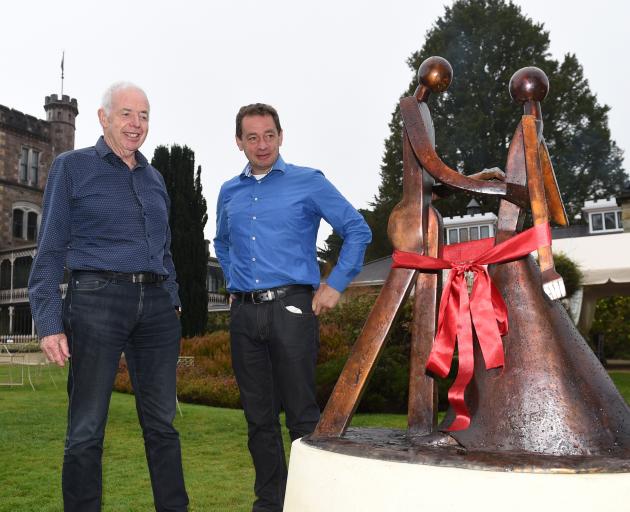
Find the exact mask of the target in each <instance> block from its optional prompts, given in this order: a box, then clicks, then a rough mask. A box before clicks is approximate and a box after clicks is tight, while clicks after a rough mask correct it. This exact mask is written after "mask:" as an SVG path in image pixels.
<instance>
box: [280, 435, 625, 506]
mask: <svg viewBox="0 0 630 512" xmlns="http://www.w3.org/2000/svg"><path fill="white" fill-rule="evenodd" d="M625 510H630V473H597V472H589V473H574V472H568V471H561V470H560V471H558V470H555V471H554V472H543V471H539V470H532V471H531V472H528V471H522V470H521V471H519V472H512V471H486V470H479V469H464V468H457V467H445V466H433V465H426V464H414V463H407V462H393V461H388V460H379V459H374V458H363V457H357V456H352V455H345V454H342V453H336V452H332V451H327V450H323V449H320V448H314V447H312V446H310V445H308V444H306V443H305V442H303V441H302V440H299V439H298V440H297V441H295V442H294V443H293V446H292V449H291V461H290V465H289V480H288V484H287V493H286V500H285V505H284V511H285V512H353V511H356V512H390V511H391V512H407V511H409V512H411V511H413V512H420V511H431V512H434V511H435V512H462V511H466V512H506V511H509V512H526V511H527V512H532V511H535V512H607V511H611V512H621V511H625Z"/></svg>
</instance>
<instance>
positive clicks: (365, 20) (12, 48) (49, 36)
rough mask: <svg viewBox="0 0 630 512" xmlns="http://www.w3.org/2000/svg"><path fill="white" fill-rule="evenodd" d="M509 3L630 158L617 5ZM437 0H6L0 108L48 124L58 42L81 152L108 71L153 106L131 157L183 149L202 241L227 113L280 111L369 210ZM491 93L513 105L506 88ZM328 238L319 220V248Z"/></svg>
mask: <svg viewBox="0 0 630 512" xmlns="http://www.w3.org/2000/svg"><path fill="white" fill-rule="evenodd" d="M516 3H517V4H518V5H520V6H521V7H522V11H523V13H524V14H525V15H526V16H528V17H530V18H532V19H533V20H534V21H535V22H543V23H544V24H545V28H546V29H547V30H549V31H550V39H551V47H550V49H551V53H552V55H553V57H554V58H556V59H558V60H561V59H562V56H563V55H564V54H565V53H567V52H573V53H575V54H576V55H577V58H578V60H579V62H580V63H581V64H582V66H583V67H584V73H585V76H586V78H587V79H588V80H589V83H590V87H591V91H593V92H594V93H595V94H596V95H597V98H598V101H599V102H600V103H602V104H606V105H608V106H609V107H611V111H610V114H609V126H610V128H611V132H612V138H613V139H614V140H615V141H616V142H617V144H618V145H619V147H620V148H621V149H622V150H624V151H625V152H626V154H629V153H628V152H629V151H630V127H629V126H628V119H629V118H630V100H629V99H628V92H627V89H628V83H630V71H629V68H630V66H629V64H628V58H627V56H626V52H627V51H628V48H629V47H630V36H629V35H628V32H629V29H628V22H629V21H630V7H627V6H628V5H629V4H628V2H627V0H599V1H597V2H592V1H587V0H571V1H569V0H556V1H549V0H518V1H516ZM444 5H450V2H446V1H441V0H416V1H410V0H409V1H408V0H388V1H381V2H370V1H369V0H362V1H360V0H334V1H333V0H319V1H317V2H314V1H308V2H307V1H302V0H277V1H274V0H269V1H267V2H260V1H256V0H240V1H238V2H229V1H224V2H218V1H216V2H210V1H209V2H198V1H188V0H180V1H177V2H172V1H164V0H150V1H149V0H136V1H134V2H130V1H128V0H110V1H108V2H105V3H103V2H98V3H97V2H90V1H85V0H83V1H78V0H77V1H73V0H59V1H55V2H50V1H48V0H41V1H33V0H21V1H18V2H16V1H11V2H3V3H2V6H1V7H0V16H1V19H2V21H3V23H2V30H1V31H0V55H1V57H2V63H3V66H2V67H3V77H2V80H0V104H3V105H6V106H8V107H11V108H15V109H17V110H20V111H22V112H25V113H28V114H31V115H34V116H36V117H39V118H44V117H45V114H44V110H43V102H44V96H46V95H48V94H51V93H57V94H59V92H60V89H61V84H60V61H61V53H62V51H63V50H65V55H66V57H65V77H66V79H65V82H64V93H65V94H69V95H70V96H71V97H73V98H77V100H78V103H79V112H80V114H79V116H78V118H77V132H76V147H77V148H78V147H84V146H91V145H93V144H94V143H95V141H96V139H97V137H98V136H99V135H100V126H99V124H98V120H97V117H96V110H97V109H98V107H99V104H100V98H101V95H102V93H103V90H104V89H105V88H106V87H107V86H108V85H109V84H110V83H112V82H114V81H118V80H130V81H133V82H136V83H137V84H139V85H141V86H142V87H143V88H144V89H145V90H146V92H147V94H148V96H149V100H150V102H151V124H150V132H149V136H148V138H147V141H146V142H145V145H144V146H143V148H142V151H143V152H144V153H145V155H146V156H147V157H148V158H149V159H150V158H151V156H152V155H153V150H154V148H155V147H156V146H157V145H159V144H172V143H178V144H187V145H188V146H189V147H191V148H192V149H193V150H194V151H195V154H196V163H197V164H200V165H201V166H202V169H203V173H202V176H203V188H204V194H205V197H206V199H207V201H208V213H209V220H208V224H207V227H206V237H207V238H210V239H211V238H213V236H214V230H215V229H214V228H215V215H214V212H215V207H216V198H217V194H218V190H219V187H220V185H221V183H223V182H224V181H225V180H227V179H229V178H230V177H232V176H234V175H235V174H237V173H238V172H240V171H241V169H242V167H243V166H244V164H245V160H244V157H243V154H242V153H240V152H239V151H238V149H237V148H236V145H235V143H234V116H235V114H236V111H237V110H238V108H239V107H240V106H241V105H244V104H248V103H253V102H257V101H260V102H265V103H270V104H272V105H274V106H275V107H276V108H277V109H278V111H279V113H280V118H281V121H282V126H283V129H284V145H283V147H282V149H281V152H282V155H283V157H284V158H285V160H287V161H289V162H292V163H296V164H301V165H308V166H310V167H316V168H319V169H322V170H323V171H324V172H325V174H326V176H327V177H328V178H329V179H330V180H331V181H332V182H333V183H334V184H335V185H336V186H337V188H338V189H339V190H341V192H342V193H343V194H344V195H346V197H347V198H348V199H349V200H350V201H351V202H352V203H353V204H354V205H355V206H356V207H357V208H360V207H366V206H368V203H369V202H370V201H371V200H372V199H373V197H374V195H375V194H376V193H377V189H378V185H379V166H380V163H381V157H382V155H383V141H384V139H385V138H386V137H387V136H388V135H389V130H388V122H389V120H390V115H391V112H392V111H393V109H394V107H395V105H396V102H397V101H398V97H399V96H400V94H401V93H402V92H403V91H404V90H405V88H406V87H407V85H408V84H409V81H410V80H411V78H412V76H413V74H412V71H411V70H410V69H409V68H408V67H407V64H406V60H407V58H408V57H409V56H410V55H411V53H412V52H414V51H416V50H419V49H420V48H421V47H422V45H423V43H424V37H425V34H426V32H427V30H429V28H431V27H432V26H433V24H434V23H435V21H436V19H437V18H438V17H439V16H442V15H443V14H444ZM514 71H516V70H514ZM454 80H457V70H456V69H455V77H454ZM497 101H501V102H509V101H510V98H509V95H508V92H507V84H506V92H505V97H501V98H497ZM543 112H544V103H543ZM516 122H517V119H516V118H515V123H516ZM436 129H438V130H439V127H436ZM552 158H553V155H552ZM629 163H630V157H627V158H626V168H628V167H629ZM492 165H499V166H500V167H502V166H503V162H488V166H489V167H490V166H492ZM329 233H330V228H328V227H327V226H326V225H323V226H322V229H321V230H320V238H319V240H320V243H321V241H323V240H324V239H325V237H326V236H327V235H328V234H329Z"/></svg>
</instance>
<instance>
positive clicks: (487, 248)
mask: <svg viewBox="0 0 630 512" xmlns="http://www.w3.org/2000/svg"><path fill="white" fill-rule="evenodd" d="M494 242H495V240H494V239H493V238H486V239H483V240H475V241H473V242H464V243H460V244H453V245H447V246H445V247H444V251H443V252H444V254H443V257H442V258H432V257H430V256H423V255H421V254H417V253H411V252H404V251H397V250H395V251H394V254H393V261H394V262H393V265H392V267H394V268H397V267H402V268H414V269H419V270H440V269H451V271H450V272H449V274H448V278H447V279H446V282H445V283H444V286H443V290H442V296H441V298H440V307H439V311H438V321H437V329H436V334H435V339H434V341H433V347H432V349H431V353H430V355H429V358H428V360H427V363H426V368H427V370H429V371H430V372H432V373H434V374H435V375H437V376H439V377H446V376H448V374H449V372H450V368H451V364H452V361H453V354H454V352H455V346H456V345H457V351H458V356H459V367H458V371H457V377H456V378H455V381H454V382H453V385H452V386H451V388H450V389H449V391H448V401H449V404H450V406H451V407H452V409H453V411H454V412H455V419H454V420H453V422H452V423H451V424H450V425H449V427H448V428H447V430H449V431H454V430H464V429H466V428H468V426H469V425H470V412H469V411H468V407H467V406H466V403H465V401H464V394H465V391H466V388H467V387H468V384H469V383H470V381H471V379H472V377H473V372H474V366H475V365H474V352H473V332H474V333H475V334H476V335H477V340H478V342H479V347H480V348H481V353H482V355H483V360H484V363H485V368H486V370H490V369H492V368H500V367H502V366H503V365H504V356H503V342H502V340H501V336H504V335H505V334H507V332H508V318H507V308H506V306H505V302H504V301H503V297H502V296H501V294H500V293H499V290H498V289H497V288H496V286H495V285H494V283H493V282H492V280H491V279H490V275H489V274H488V269H487V265H488V264H490V263H506V262H508V261H513V260H516V259H519V258H522V257H523V256H526V255H528V254H529V253H531V252H532V251H534V250H536V249H537V248H539V247H545V246H550V245H551V230H550V227H549V224H548V223H545V224H539V225H537V226H534V227H533V228H530V229H528V230H526V231H523V232H522V233H520V234H518V235H516V236H514V237H512V238H510V239H508V240H506V241H505V242H502V243H500V244H497V245H494ZM464 254H465V255H466V260H463V258H462V256H463V255H464ZM471 254H472V258H471ZM466 272H472V274H473V285H472V291H471V292H470V295H469V293H468V282H467V280H466Z"/></svg>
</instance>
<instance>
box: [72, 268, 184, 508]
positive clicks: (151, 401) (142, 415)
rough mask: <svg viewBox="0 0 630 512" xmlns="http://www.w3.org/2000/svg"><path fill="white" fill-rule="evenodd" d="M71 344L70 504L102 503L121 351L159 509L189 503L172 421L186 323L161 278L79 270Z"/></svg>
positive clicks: (74, 282)
mask: <svg viewBox="0 0 630 512" xmlns="http://www.w3.org/2000/svg"><path fill="white" fill-rule="evenodd" d="M64 325H65V329H66V335H67V336H68V343H69V347H70V353H71V359H70V372H69V376H68V399H69V404H68V430H67V434H66V446H65V451H64V459H63V472H62V488H63V500H64V511H66V512H69V511H72V512H92V511H95V512H96V511H99V510H101V494H102V476H101V473H102V471H101V456H102V453H103V437H104V433H105V423H106V422H107V412H108V409H109V401H110V398H111V394H112V387H113V383H114V378H115V377H116V371H117V368H118V361H119V359H120V355H121V353H122V352H124V353H125V359H126V361H127V366H128V368H129V376H130V378H131V383H132V385H133V389H134V393H135V397H136V409H137V411H138V418H139V420H140V425H141V427H142V434H143V437H144V446H145V452H146V457H147V461H148V464H149V473H150V476H151V485H152V487H153V498H154V501H155V509H156V510H157V511H160V512H162V511H163V512H167V511H168V512H171V511H177V512H179V511H185V510H187V504H188V496H187V495H186V490H185V488H184V476H183V471H182V460H181V449H180V444H179V434H178V433H177V431H176V430H175V428H173V419H174V417H175V408H176V394H175V393H176V389H175V370H176V366H177V358H178V355H179V341H180V335H181V328H180V325H179V320H178V319H177V315H176V313H175V310H174V309H173V305H172V303H171V300H170V296H169V294H168V292H167V291H166V290H165V289H164V288H162V286H161V285H160V284H133V283H129V282H124V281H118V280H112V279H108V278H105V277H103V276H101V275H98V274H90V273H80V274H77V273H73V275H72V278H71V279H70V282H69V283H68V292H67V296H66V299H65V302H64Z"/></svg>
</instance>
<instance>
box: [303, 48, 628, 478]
mask: <svg viewBox="0 0 630 512" xmlns="http://www.w3.org/2000/svg"><path fill="white" fill-rule="evenodd" d="M418 75H419V81H420V85H419V86H418V89H417V90H416V92H415V94H414V96H410V97H407V98H403V99H402V100H401V102H400V108H401V114H402V117H403V122H404V129H403V168H404V171H403V172H404V174H403V199H402V201H401V202H400V203H399V204H398V205H397V206H396V207H395V208H394V210H393V211H392V214H391V216H390V221H389V227H388V234H389V236H390V239H391V241H392V245H393V246H394V248H395V249H396V251H397V252H398V253H401V254H402V253H406V254H411V256H412V257H411V258H410V259H413V258H414V257H415V256H421V257H426V256H428V257H430V258H429V259H433V260H439V259H440V258H442V257H443V256H444V254H446V252H447V251H445V250H444V247H443V243H442V231H443V230H442V225H441V218H440V215H439V213H438V212H437V211H436V210H435V209H434V208H433V206H432V205H431V202H432V199H433V198H434V197H439V196H440V195H443V194H446V193H450V192H452V191H454V190H463V191H466V192H469V193H474V194H488V195H495V196H499V197H500V198H501V204H500V209H499V220H498V226H497V228H498V231H497V236H496V240H494V241H492V243H493V244H496V245H495V247H494V248H490V251H491V252H492V251H494V253H497V250H500V247H506V246H507V245H509V244H512V245H514V243H515V241H516V242H518V240H519V239H523V235H525V233H521V234H520V235H519V234H518V233H519V232H520V231H522V227H523V219H524V214H525V212H526V211H527V210H529V211H531V214H532V218H533V222H534V228H532V234H531V236H530V237H529V242H528V243H529V244H530V245H532V244H533V245H532V247H535V248H537V249H538V255H539V266H540V268H538V267H537V266H536V264H535V263H534V261H533V258H532V257H531V256H527V257H519V258H518V259H517V258H512V259H510V258H509V257H506V258H504V259H497V260H491V261H496V262H499V261H501V263H497V264H495V265H490V266H489V275H490V277H491V279H492V283H493V284H491V286H492V287H496V290H497V291H498V292H499V293H500V295H501V296H502V297H503V299H502V302H503V304H504V306H503V307H504V308H505V312H506V314H507V318H508V319H509V330H507V325H505V326H502V325H501V321H502V319H501V318H499V317H498V316H497V318H496V323H497V324H498V327H497V329H498V331H497V332H499V333H500V334H505V336H503V340H502V344H501V340H500V338H499V341H498V347H500V354H499V353H498V349H497V345H496V343H495V345H494V346H493V347H492V349H493V350H494V352H495V353H494V357H495V359H494V363H489V362H488V355H487V353H486V347H484V344H485V340H484V339H482V340H481V341H480V337H481V334H480V332H479V329H478V328H477V322H476V319H475V317H474V315H473V318H472V323H473V324H474V325H475V329H476V332H474V333H472V324H471V326H470V329H471V333H470V344H469V350H470V357H471V359H470V361H469V363H470V365H472V364H473V362H472V361H473V359H472V358H473V350H474V374H472V373H471V375H469V376H468V378H469V380H470V384H468V382H466V385H465V386H464V388H462V389H460V394H461V397H460V401H461V404H460V406H461V405H462V404H464V402H465V405H464V409H466V411H464V412H467V410H469V411H470V414H469V415H468V418H467V420H466V418H464V419H465V420H466V421H463V422H462V421H461V420H462V418H461V414H460V413H461V410H459V411H458V410H457V406H455V407H451V409H450V410H449V412H448V413H447V416H446V418H445V420H444V422H443V423H442V425H441V426H440V428H439V429H438V427H437V421H436V418H437V414H436V389H435V384H434V381H433V378H432V377H431V376H430V375H427V374H426V372H425V365H426V364H427V361H431V359H432V357H433V356H434V354H433V353H431V351H432V343H433V340H434V338H435V336H436V327H437V328H438V329H441V328H442V327H444V326H443V325H437V326H436V322H437V313H438V302H439V300H438V297H439V291H440V288H441V275H440V273H439V272H437V271H436V270H435V269H437V268H444V267H439V266H436V267H426V266H425V267H422V266H420V268H423V270H421V271H418V270H416V269H414V268H400V267H398V268H392V269H391V271H390V274H389V276H388V278H387V280H386V282H385V284H384V286H383V289H382V291H381V293H380V295H379V297H378V298H377V300H376V303H375V305H374V308H373V309H372V311H371V313H370V315H369V317H368V318H367V320H366V324H365V326H364V329H363V331H362V332H361V334H360V335H359V337H358V339H357V341H356V343H355V345H354V347H353V350H352V352H351V354H350V357H349V359H348V362H347V363H346V366H345V367H344V369H343V371H342V374H341V376H340V378H339V380H338V382H337V385H336V386H335V389H334V390H333V393H332V395H331V397H330V400H329V402H328V405H327V406H326V409H325V410H324V412H323V414H322V418H321V420H320V423H319V424H318V426H317V429H316V431H315V432H314V433H313V434H312V436H310V438H309V439H307V440H306V442H307V443H309V444H312V445H315V446H319V447H324V448H328V449H332V450H338V451H342V452H344V451H345V452H348V453H355V451H353V450H355V448H354V447H353V443H356V444H357V445H361V446H362V448H361V449H360V450H358V451H356V453H363V454H365V451H364V450H365V447H366V445H370V446H371V453H372V454H373V455H374V456H376V457H381V456H383V457H386V458H387V457H390V458H392V459H394V460H408V461H416V462H427V461H428V462H429V463H438V464H447V465H448V464H454V465H458V464H459V465H462V466H464V467H484V468H488V467H503V468H505V467H508V466H509V467H511V468H515V467H521V468H526V467H532V466H535V467H540V468H543V469H545V468H566V467H571V468H573V469H575V470H580V471H613V472H618V471H622V472H627V471H629V470H630V409H629V408H628V406H627V404H626V403H625V401H624V400H623V398H622V397H621V396H620V395H619V393H618V392H617V390H616V389H615V387H614V385H613V383H612V381H611V380H610V378H609V377H608V375H607V374H606V372H605V371H604V369H603V368H602V367H601V365H600V364H599V362H598V361H597V359H596V358H595V356H594V354H593V353H592V351H591V350H590V348H589V347H588V346H587V345H586V343H585V341H584V340H583V339H582V337H581V336H580V334H579V333H578V332H577V330H576V328H575V327H574V326H573V324H572V322H571V321H570V319H569V318H568V316H567V314H566V312H565V311H564V309H563V308H562V306H561V305H560V304H558V303H557V302H554V301H553V299H558V298H560V297H561V296H563V295H564V286H563V284H562V280H561V278H560V276H559V275H558V274H557V273H556V272H555V270H554V267H553V257H552V253H551V247H550V235H549V233H548V221H549V220H553V221H554V222H555V223H556V224H558V225H567V223H568V222H567V218H566V214H565V212H564V207H563V205H562V200H561V198H560V193H559V191H558V187H557V184H556V181H555V175H554V172H553V168H552V165H551V160H550V158H549V153H548V150H547V146H546V144H545V141H544V137H543V134H542V114H541V107H540V102H541V101H542V99H543V98H544V97H545V96H546V94H547V91H548V88H549V85H548V81H547V77H546V76H545V75H544V73H543V72H542V71H541V70H539V69H537V68H524V69H522V70H520V71H518V72H517V73H515V74H514V76H513V77H512V80H511V81H510V93H511V95H512V97H513V99H515V100H516V101H517V102H519V103H521V104H523V106H524V115H523V116H522V118H521V121H520V122H519V124H518V126H517V129H516V131H515V134H514V136H513V138H512V141H511V144H510V148H509V152H508V160H507V165H506V168H505V169H506V170H505V181H496V180H491V181H487V180H488V178H490V179H492V178H497V177H498V174H497V173H496V172H482V173H478V174H476V175H473V176H471V177H466V176H463V175H461V174H459V173H458V172H457V171H455V170H453V169H450V168H449V167H448V166H446V165H445V164H444V163H443V162H442V161H441V160H440V158H439V156H438V155H437V154H436V152H435V150H434V148H433V141H432V123H431V117H430V113H429V110H428V107H427V105H426V100H427V98H428V96H429V94H430V93H431V92H433V93H439V92H442V91H444V90H445V89H446V88H447V87H448V85H449V84H450V81H451V78H452V70H451V68H450V65H449V64H448V62H447V61H445V60H444V59H442V58H439V57H431V58H430V59H427V60H426V61H425V62H424V63H423V64H422V66H421V67H420V69H419V72H418ZM436 182H437V183H436ZM534 231H535V233H534ZM523 247H525V246H524V245H522V244H521V256H522V255H523V254H527V253H528V252H529V250H530V249H528V250H525V251H524V252H523V250H522V249H523ZM527 247H529V246H527ZM527 247H525V248H526V249H527ZM486 249H488V247H486ZM514 254H515V253H514V252H513V253H511V256H514ZM420 259H422V258H420ZM395 260H396V254H395ZM416 260H417V261H420V260H418V259H417V258H416ZM416 260H415V261H416ZM422 261H428V260H427V259H424V260H422ZM441 261H442V262H443V260H441ZM506 261H507V262H506ZM443 263H444V262H443ZM447 263H449V262H447ZM471 263H473V262H471V261H468V262H466V265H463V264H461V262H460V263H457V264H453V265H450V266H452V267H453V268H454V269H455V268H457V269H458V270H457V272H458V273H460V274H462V273H463V272H464V271H469V270H472V271H474V272H475V273H478V274H481V273H482V272H485V269H482V268H481V266H482V265H481V264H478V265H477V264H475V265H471ZM407 265H408V266H413V265H412V264H408V263H407ZM457 265H459V266H457ZM416 268H418V265H416ZM452 273H454V271H452ZM481 278H482V280H483V279H486V277H484V276H481ZM481 278H480V279H481ZM449 279H451V278H449ZM447 285H448V286H450V285H451V283H450V282H449V283H447ZM414 286H415V296H414V306H413V325H412V341H411V356H410V357H411V364H410V384H409V410H408V431H407V433H406V434H405V436H404V437H405V439H401V438H400V435H398V434H393V435H389V437H390V438H391V437H392V436H393V437H395V438H396V441H395V442H391V443H390V441H391V439H390V440H389V441H388V440H387V439H388V434H383V432H379V433H371V434H367V436H364V437H368V438H370V440H368V441H367V444H366V443H365V442H363V441H362V440H361V439H360V437H361V435H362V433H357V432H353V433H351V434H350V435H346V436H345V437H344V433H345V432H346V429H347V427H348V425H349V423H350V420H351V418H352V415H353V414H354V411H355V409H356V407H357V405H358V402H359V400H360V397H361V394H362V392H363V390H364V389H365V386H366V384H367V381H368V379H369V376H370V373H371V371H372V370H373V368H374V365H375V364H376V361H377V360H378V356H379V354H380V352H381V350H382V348H383V342H384V339H385V336H386V335H387V332H388V330H389V328H390V326H391V324H392V322H393V320H394V317H395V314H396V312H397V311H398V309H399V308H400V306H401V305H402V304H403V302H404V300H405V299H406V297H407V296H408V294H409V292H410V291H411V289H412V288H413V287H414ZM488 286H490V285H488ZM445 288H446V286H445ZM543 290H544V292H543ZM486 292H487V293H490V290H489V288H488V290H486ZM453 293H454V294H455V297H456V298H457V300H458V301H460V302H458V304H460V303H465V304H466V305H467V307H470V304H469V302H470V301H471V300H472V301H474V300H475V297H474V295H475V291H474V290H473V293H472V295H473V297H472V298H471V299H470V300H469V297H468V294H467V293H463V292H461V285H460V291H459V292H457V290H455V291H454V292H453ZM458 293H459V295H458ZM492 293H494V292H492ZM463 295H465V297H464V296H463ZM489 297H490V295H488V299H487V301H490V298H489ZM495 298H496V297H495V296H494V295H493V296H492V305H493V306H495V304H494V299H495ZM444 300H445V299H444V298H442V301H444ZM499 306H500V305H499ZM442 309H443V308H442ZM473 309H474V308H473ZM496 309H500V308H496ZM466 311H468V310H466ZM440 313H442V311H441V312H440ZM467 315H468V316H470V313H468V312H465V314H463V316H461V317H460V318H464V317H466V316H467ZM486 320H487V319H486ZM468 322H469V323H470V319H468ZM458 323H460V322H458ZM490 324H491V327H492V329H495V327H496V326H495V319H494V318H492V319H490ZM453 329H454V328H453ZM458 329H459V325H458ZM506 330H507V334H506V332H505V331H506ZM438 334H439V332H438ZM456 334H457V337H458V339H459V341H460V343H461V339H460V338H462V332H460V331H458V332H457V333H456ZM484 336H485V335H484ZM473 339H474V344H473ZM473 347H474V348H473ZM435 349H436V347H435V346H433V350H434V351H435ZM459 350H460V364H461V359H462V350H463V348H462V345H461V344H460V349H459ZM466 350H468V348H466ZM430 354H431V355H430ZM484 358H485V359H484ZM503 358H504V359H503ZM484 362H485V368H484ZM493 364H495V367H502V368H500V369H499V368H496V369H492V368H493V366H492V365H493ZM488 368H490V369H488ZM460 371H461V366H460ZM470 372H472V366H471V367H470ZM464 391H465V393H464ZM449 398H450V397H449ZM453 404H454V402H451V405H453ZM464 416H465V414H464ZM454 424H455V427H453V425H454ZM445 431H448V433H447V432H445ZM396 443H399V444H401V443H402V444H404V445H405V446H406V448H405V450H404V454H403V453H402V452H401V451H400V450H399V451H398V452H397V453H394V452H396V450H395V449H394V450H393V451H392V449H390V448H388V447H387V446H386V445H390V444H392V445H395V444H396ZM410 446H411V447H412V449H410ZM427 447H428V448H430V449H429V450H428V451H427ZM435 447H443V448H444V449H445V450H446V451H444V452H441V453H439V454H437V453H435V452H434V451H431V450H432V449H434V448H435ZM362 450H363V451H362ZM368 451H370V450H368Z"/></svg>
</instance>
